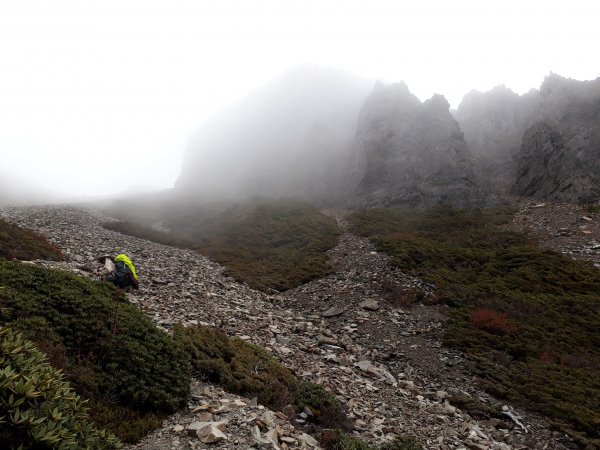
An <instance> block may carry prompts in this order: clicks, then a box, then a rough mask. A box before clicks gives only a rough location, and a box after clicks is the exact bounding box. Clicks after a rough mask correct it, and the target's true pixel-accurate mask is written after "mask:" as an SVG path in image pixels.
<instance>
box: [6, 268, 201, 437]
mask: <svg viewBox="0 0 600 450" xmlns="http://www.w3.org/2000/svg"><path fill="white" fill-rule="evenodd" d="M0 309H1V310H3V311H5V312H6V313H8V314H4V315H3V316H2V317H0V323H5V324H6V323H12V326H13V328H15V329H17V330H19V331H22V332H23V333H25V335H26V336H27V337H28V338H29V339H31V340H32V341H34V343H35V344H36V345H37V346H38V347H39V348H40V349H42V350H43V351H44V352H46V353H47V354H48V355H49V357H50V359H51V363H52V364H55V365H56V366H57V367H60V368H61V369H63V370H64V372H65V374H66V376H67V378H68V379H69V381H70V382H71V383H72V385H73V387H74V388H75V389H76V391H77V392H78V393H79V394H81V395H82V396H84V397H85V398H87V399H90V406H91V407H92V410H91V415H92V417H93V418H94V419H95V420H98V421H99V423H102V425H103V426H106V427H107V428H109V429H110V430H111V431H115V432H118V430H119V429H121V430H122V429H123V427H122V421H123V419H124V418H126V417H129V418H130V420H133V421H134V422H135V423H131V422H130V425H131V426H130V427H128V428H127V427H125V428H127V429H128V430H130V431H128V432H127V433H126V436H124V435H122V434H119V436H120V437H122V438H123V439H126V440H128V441H129V440H135V439H137V438H139V437H140V436H141V435H142V434H143V433H144V432H146V431H147V428H144V427H149V426H153V424H156V423H157V422H158V420H157V419H158V418H157V417H156V415H157V414H158V415H159V416H160V415H161V414H163V415H164V414H166V413H169V412H172V411H174V410H175V409H176V408H177V407H180V406H182V405H185V403H186V400H187V399H188V396H189V385H190V365H189V358H188V357H187V355H186V353H185V351H184V350H183V349H182V348H181V346H180V345H178V344H177V343H176V342H175V341H173V339H172V338H171V337H169V336H168V335H167V334H166V333H164V332H162V331H160V330H159V329H157V328H156V326H155V325H154V324H153V323H152V321H151V320H150V319H149V318H148V317H147V316H146V315H145V314H143V313H142V312H141V311H139V310H138V309H137V308H135V307H134V306H133V305H131V304H129V303H128V302H127V299H126V298H125V296H124V295H123V294H122V293H121V292H119V291H118V290H116V289H115V288H114V287H113V286H112V285H110V284H108V283H100V282H93V281H90V280H88V279H85V278H82V277H78V276H76V275H72V274H69V273H66V272H62V271H57V270H47V269H42V268H39V267H35V266H30V265H26V264H21V263H18V262H8V261H3V260H0ZM103 420H105V421H106V422H103ZM139 427H142V428H144V429H139Z"/></svg>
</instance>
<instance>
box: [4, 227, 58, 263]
mask: <svg viewBox="0 0 600 450" xmlns="http://www.w3.org/2000/svg"><path fill="white" fill-rule="evenodd" d="M0 258H4V259H20V260H32V259H49V260H53V261H60V260H62V259H63V255H62V253H61V251H60V250H59V249H58V247H56V246H55V245H52V244H50V243H49V242H48V241H47V240H46V238H45V237H44V236H42V235H40V234H38V233H35V232H33V231H30V230H25V229H23V228H20V227H18V226H16V225H13V224H11V223H8V222H6V221H5V220H2V219H0Z"/></svg>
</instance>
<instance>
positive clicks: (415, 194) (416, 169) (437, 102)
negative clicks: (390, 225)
mask: <svg viewBox="0 0 600 450" xmlns="http://www.w3.org/2000/svg"><path fill="white" fill-rule="evenodd" d="M356 145H357V148H358V153H359V155H360V156H361V157H362V164H363V176H362V179H361V181H360V184H359V195H360V197H361V198H363V199H364V201H365V202H366V203H367V204H369V205H397V206H407V207H411V206H424V205H431V204H436V203H439V202H450V203H453V204H457V205H467V204H473V203H480V202H481V201H482V199H483V197H484V191H485V189H484V188H482V184H481V181H480V180H479V178H478V176H477V175H476V173H475V170H474V167H473V159H472V156H471V153H470V152H469V150H468V148H467V144H466V142H465V140H464V138H463V133H462V132H461V130H460V127H459V125H458V123H457V122H456V120H455V119H454V118H453V117H452V115H451V114H450V111H449V104H448V102H447V101H446V99H445V98H444V97H442V96H440V95H434V96H433V97H432V98H431V99H430V100H427V101H425V102H424V103H421V102H420V101H419V99H417V98H416V97H415V96H414V95H412V94H411V93H410V92H409V90H408V88H407V86H406V85H405V84H403V83H399V84H394V85H390V86H383V85H381V84H378V85H377V86H376V87H375V89H374V91H373V93H372V94H371V96H370V97H369V98H368V99H367V101H366V102H365V106H364V107H363V110H362V111H361V114H360V118H359V123H358V129H357V142H356Z"/></svg>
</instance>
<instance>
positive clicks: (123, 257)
mask: <svg viewBox="0 0 600 450" xmlns="http://www.w3.org/2000/svg"><path fill="white" fill-rule="evenodd" d="M115 262H116V263H117V262H122V263H123V264H125V265H126V266H127V267H129V270H131V273H132V274H133V278H135V280H136V281H137V279H138V276H137V273H135V267H134V265H133V263H132V262H131V260H130V259H129V258H128V257H127V255H125V254H123V253H121V254H120V255H117V257H116V258H115Z"/></svg>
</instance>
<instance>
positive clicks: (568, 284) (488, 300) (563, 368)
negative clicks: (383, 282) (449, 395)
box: [352, 207, 600, 446]
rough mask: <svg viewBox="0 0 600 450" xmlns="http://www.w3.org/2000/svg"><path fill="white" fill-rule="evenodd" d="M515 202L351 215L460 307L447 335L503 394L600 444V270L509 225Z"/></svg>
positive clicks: (395, 259)
mask: <svg viewBox="0 0 600 450" xmlns="http://www.w3.org/2000/svg"><path fill="white" fill-rule="evenodd" d="M511 217H512V213H511V212H510V211H509V210H506V209H493V210H468V211H464V210H453V209H449V208H444V207H439V208H435V209H432V210H428V211H421V212H417V211H414V210H394V209H372V210H364V211H360V212H357V213H355V214H354V215H353V217H352V227H353V229H354V231H355V232H357V233H359V234H361V235H364V236H368V237H370V238H371V239H372V240H373V241H374V243H375V244H376V246H377V248H378V249H379V250H380V251H384V252H386V253H388V254H389V255H391V257H392V263H393V264H395V265H397V266H398V267H400V268H401V269H402V270H404V271H406V272H408V273H410V274H412V275H415V276H418V277H421V278H423V279H425V280H427V281H429V282H432V283H434V284H435V286H436V288H435V295H436V296H437V297H438V298H439V299H440V300H441V301H444V302H445V303H446V304H447V305H449V306H450V307H451V308H450V309H449V315H450V319H451V320H450V321H449V322H448V323H447V328H446V332H445V343H446V344H447V345H451V346H455V347H458V348H461V349H464V350H467V351H468V352H469V353H470V354H471V355H472V356H473V360H474V361H475V364H474V370H475V371H476V372H477V373H478V374H480V375H481V377H482V378H483V380H484V383H485V384H486V386H487V388H488V389H489V390H490V391H491V392H492V393H494V394H496V395H500V396H504V397H507V398H509V399H513V400H520V401H524V402H527V403H528V404H529V405H531V406H533V407H534V408H537V409H538V410H539V411H541V412H543V413H544V414H546V415H547V416H548V417H550V418H552V419H553V420H554V421H555V422H556V423H557V425H558V426H559V427H560V428H562V429H563V430H565V431H568V432H569V433H570V434H571V435H573V436H574V437H575V438H576V439H577V440H579V442H580V443H582V444H587V445H596V446H600V333H599V331H598V330H600V272H599V271H598V270H597V269H596V268H594V267H593V266H591V265H590V264H588V263H584V262H580V261H574V260H572V259H570V258H568V257H566V256H563V255H560V254H558V253H555V252H552V251H549V250H544V249H540V248H538V247H536V246H535V245H532V244H530V243H528V242H527V240H526V238H525V237H524V236H522V235H519V234H516V233H514V232H511V231H508V230H507V228H506V226H505V225H506V224H507V223H508V222H509V221H510V220H511Z"/></svg>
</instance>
